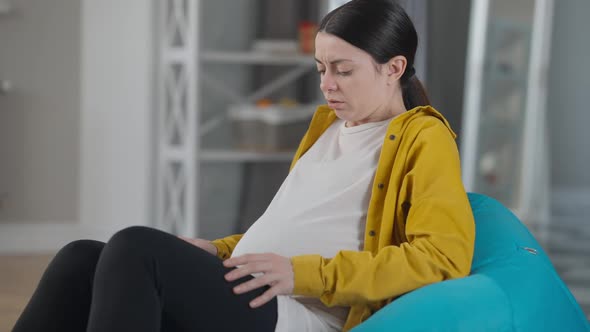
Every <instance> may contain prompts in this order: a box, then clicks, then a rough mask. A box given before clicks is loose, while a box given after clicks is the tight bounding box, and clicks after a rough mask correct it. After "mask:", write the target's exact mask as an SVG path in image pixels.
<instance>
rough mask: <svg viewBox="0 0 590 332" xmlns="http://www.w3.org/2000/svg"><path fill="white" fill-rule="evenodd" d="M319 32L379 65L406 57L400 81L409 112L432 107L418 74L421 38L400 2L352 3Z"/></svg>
mask: <svg viewBox="0 0 590 332" xmlns="http://www.w3.org/2000/svg"><path fill="white" fill-rule="evenodd" d="M318 31H319V32H325V33H329V34H331V35H334V36H336V37H339V38H340V39H343V40H345V41H346V42H348V43H350V44H352V45H354V46H356V47H358V48H360V49H361V50H364V51H365V52H367V53H369V54H370V55H371V56H372V57H373V59H374V60H375V62H377V63H379V64H384V63H387V62H388V61H389V60H391V58H393V57H395V56H398V55H403V56H404V57H405V58H406V59H407V62H408V63H407V66H406V71H405V72H404V74H403V75H402V77H401V80H400V82H401V88H402V96H403V99H404V104H405V106H406V109H412V108H414V107H416V106H422V105H430V100H429V99H428V96H427V95H426V91H425V90H424V87H423V86H422V83H421V82H420V80H419V79H418V78H417V77H416V75H415V70H414V57H415V55H416V48H417V47H418V34H417V33H416V29H415V28H414V24H413V23H412V20H410V18H409V17H408V14H407V13H406V11H405V10H404V9H403V8H402V7H401V6H400V5H399V4H398V3H397V1H395V0H352V1H350V2H347V3H345V4H344V5H342V6H340V7H338V8H336V9H334V10H333V11H331V12H330V13H328V14H327V15H326V16H325V17H324V18H323V19H322V22H321V23H320V26H319V29H318Z"/></svg>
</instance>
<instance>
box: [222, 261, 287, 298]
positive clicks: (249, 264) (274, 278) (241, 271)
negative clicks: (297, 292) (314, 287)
mask: <svg viewBox="0 0 590 332" xmlns="http://www.w3.org/2000/svg"><path fill="white" fill-rule="evenodd" d="M223 265H225V266H226V267H236V266H238V265H239V267H237V268H236V269H235V270H233V271H231V272H229V273H228V274H226V275H225V279H226V280H227V281H234V280H236V279H240V278H242V277H245V276H247V275H250V274H253V273H262V275H260V276H257V277H255V278H254V279H251V280H249V281H246V282H244V283H242V284H240V285H238V286H236V287H234V292H235V293H236V294H243V293H246V292H249V291H251V290H253V289H256V288H260V287H263V286H266V285H269V286H270V289H268V290H267V291H266V292H264V294H262V295H260V296H259V297H257V298H255V299H254V300H252V302H250V307H252V308H257V307H260V306H262V305H264V304H265V303H267V302H268V301H270V300H272V298H274V297H275V296H277V295H290V294H292V293H293V287H294V284H295V273H293V266H292V265H291V260H290V259H289V258H288V257H284V256H279V255H276V254H247V255H243V256H238V257H232V258H230V259H227V260H225V261H223Z"/></svg>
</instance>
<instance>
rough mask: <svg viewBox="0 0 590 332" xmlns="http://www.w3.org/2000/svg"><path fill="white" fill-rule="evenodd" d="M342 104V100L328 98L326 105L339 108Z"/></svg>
mask: <svg viewBox="0 0 590 332" xmlns="http://www.w3.org/2000/svg"><path fill="white" fill-rule="evenodd" d="M342 105H344V102H342V101H339V100H328V107H330V108H332V109H338V108H341V107H342Z"/></svg>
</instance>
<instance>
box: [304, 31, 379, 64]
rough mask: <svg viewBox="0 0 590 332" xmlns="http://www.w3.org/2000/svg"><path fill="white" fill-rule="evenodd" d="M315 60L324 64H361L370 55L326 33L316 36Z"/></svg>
mask: <svg viewBox="0 0 590 332" xmlns="http://www.w3.org/2000/svg"><path fill="white" fill-rule="evenodd" d="M315 58H316V61H318V60H319V62H320V63H322V64H327V63H330V64H337V63H346V62H360V61H363V60H366V59H365V58H370V56H369V54H368V53H366V52H365V51H363V50H361V49H359V48H357V47H356V46H354V45H352V44H350V43H348V42H346V41H345V40H343V39H341V38H339V37H337V36H334V35H331V34H328V33H324V32H319V33H318V34H317V36H316V47H315Z"/></svg>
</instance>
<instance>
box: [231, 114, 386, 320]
mask: <svg viewBox="0 0 590 332" xmlns="http://www.w3.org/2000/svg"><path fill="white" fill-rule="evenodd" d="M390 121H391V119H388V120H385V121H381V122H372V123H367V124H362V125H357V126H354V127H350V128H347V127H346V126H345V121H343V120H336V121H335V122H334V123H333V124H332V125H331V126H330V127H329V128H328V129H327V130H326V132H324V134H322V136H321V137H320V138H319V139H318V140H317V142H316V143H315V144H314V145H313V146H312V147H311V148H310V149H309V151H307V152H306V153H305V154H304V155H303V156H302V157H301V159H299V161H297V163H296V164H295V167H294V168H293V169H292V170H291V172H290V173H289V175H288V176H287V178H286V179H285V181H284V182H283V184H282V185H281V187H280V189H279V191H278V192H277V194H276V195H275V197H274V198H273V200H272V202H271V203H270V205H269V206H268V208H267V209H266V211H265V212H264V214H263V215H262V216H261V217H260V218H259V219H258V220H257V221H256V222H255V223H254V224H253V225H252V226H251V227H250V229H248V231H247V232H246V233H245V234H244V236H243V237H242V239H241V240H240V241H239V242H238V244H237V246H236V247H235V248H234V251H233V253H232V256H240V255H243V254H246V253H264V252H273V253H276V254H278V255H282V256H286V257H292V256H297V255H305V254H319V255H321V256H323V257H326V258H329V257H334V256H335V255H336V254H337V253H338V252H339V251H341V250H356V251H360V250H362V248H363V239H364V229H365V222H366V217H367V210H368V208H369V200H370V197H371V187H372V183H373V178H374V176H375V170H376V168H377V162H378V160H379V154H380V152H381V146H382V144H383V139H384V137H385V134H386V131H387V124H389V122H390ZM348 310H349V308H348V307H332V308H328V307H326V306H325V305H324V304H322V303H321V302H320V301H319V299H315V298H306V297H302V296H279V297H278V322H277V326H276V331H277V332H285V331H297V332H303V331H314V332H317V331H334V330H337V331H340V330H341V329H342V326H343V325H344V322H345V320H346V316H347V314H348Z"/></svg>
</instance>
